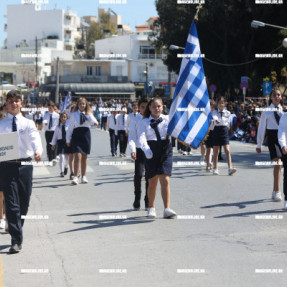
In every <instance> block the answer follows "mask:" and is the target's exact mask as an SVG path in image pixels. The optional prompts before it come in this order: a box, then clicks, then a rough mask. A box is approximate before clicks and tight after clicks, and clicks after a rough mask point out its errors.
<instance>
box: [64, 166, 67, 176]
mask: <svg viewBox="0 0 287 287" xmlns="http://www.w3.org/2000/svg"><path fill="white" fill-rule="evenodd" d="M67 173H68V168H67V167H65V169H64V175H67Z"/></svg>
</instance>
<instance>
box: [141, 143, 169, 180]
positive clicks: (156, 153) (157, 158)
mask: <svg viewBox="0 0 287 287" xmlns="http://www.w3.org/2000/svg"><path fill="white" fill-rule="evenodd" d="M147 143H148V145H149V147H150V149H151V150H152V153H153V157H152V158H151V159H146V162H145V168H146V178H152V177H154V176H156V175H158V174H166V175H171V170H172V148H171V149H170V150H169V152H168V154H167V157H166V159H165V160H164V161H162V162H161V158H162V149H163V148H164V147H165V146H167V145H169V143H170V142H169V140H162V141H161V146H160V145H159V143H158V141H148V142H147Z"/></svg>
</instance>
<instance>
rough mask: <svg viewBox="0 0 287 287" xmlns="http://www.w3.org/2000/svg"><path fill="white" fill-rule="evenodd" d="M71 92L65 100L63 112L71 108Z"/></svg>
mask: <svg viewBox="0 0 287 287" xmlns="http://www.w3.org/2000/svg"><path fill="white" fill-rule="evenodd" d="M70 101H71V99H70V92H68V93H67V96H66V98H65V101H64V105H63V109H62V111H61V112H65V111H66V110H67V109H69V107H70Z"/></svg>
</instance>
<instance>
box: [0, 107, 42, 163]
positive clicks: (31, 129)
mask: <svg viewBox="0 0 287 287" xmlns="http://www.w3.org/2000/svg"><path fill="white" fill-rule="evenodd" d="M13 117H14V116H13V115H11V114H9V113H8V116H7V117H6V118H4V119H3V120H1V121H0V134H4V133H11V132H12V121H13ZM16 125H17V133H18V144H19V158H27V157H33V156H34V154H35V153H36V152H37V153H39V154H42V152H43V147H42V142H41V137H40V134H39V131H38V130H37V129H36V126H35V123H34V122H33V121H32V120H29V119H26V118H25V117H23V116H22V114H21V113H20V114H18V115H17V116H16Z"/></svg>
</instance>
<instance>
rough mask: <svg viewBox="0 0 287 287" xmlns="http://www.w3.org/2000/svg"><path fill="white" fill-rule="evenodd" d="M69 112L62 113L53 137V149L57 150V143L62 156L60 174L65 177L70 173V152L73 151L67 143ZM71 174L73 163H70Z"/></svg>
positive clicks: (59, 153) (58, 151)
mask: <svg viewBox="0 0 287 287" xmlns="http://www.w3.org/2000/svg"><path fill="white" fill-rule="evenodd" d="M67 120H68V114H67V113H66V112H63V113H61V114H60V119H59V124H58V125H57V127H56V129H55V132H54V136H53V139H52V141H51V145H52V147H51V148H52V150H55V148H56V145H57V155H59V157H60V162H59V165H60V176H61V177H64V176H65V175H66V174H67V173H68V164H69V163H70V161H69V154H71V153H72V151H71V148H69V147H68V146H67V144H66V131H67V129H68V125H67ZM70 169H71V174H73V164H71V165H70Z"/></svg>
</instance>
